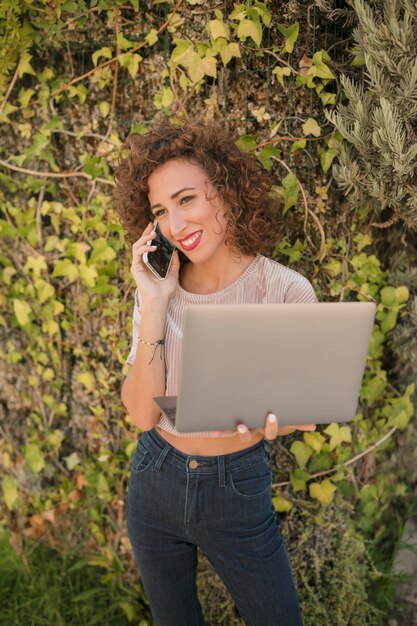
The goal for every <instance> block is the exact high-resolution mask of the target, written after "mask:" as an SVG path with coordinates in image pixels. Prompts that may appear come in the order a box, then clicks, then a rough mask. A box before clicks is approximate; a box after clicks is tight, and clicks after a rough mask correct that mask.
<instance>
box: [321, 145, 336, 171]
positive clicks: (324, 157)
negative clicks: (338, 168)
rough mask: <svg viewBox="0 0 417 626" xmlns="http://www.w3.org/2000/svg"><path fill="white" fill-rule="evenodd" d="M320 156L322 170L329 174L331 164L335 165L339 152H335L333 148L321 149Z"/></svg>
mask: <svg viewBox="0 0 417 626" xmlns="http://www.w3.org/2000/svg"><path fill="white" fill-rule="evenodd" d="M319 155H320V165H321V169H322V170H323V172H324V173H325V174H327V172H328V171H329V169H330V166H331V164H332V163H333V159H334V158H335V156H336V155H337V150H334V149H333V148H330V149H329V150H326V149H325V148H323V147H321V148H319Z"/></svg>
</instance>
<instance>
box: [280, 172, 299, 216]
mask: <svg viewBox="0 0 417 626" xmlns="http://www.w3.org/2000/svg"><path fill="white" fill-rule="evenodd" d="M282 185H283V187H284V194H285V195H284V197H285V204H284V208H283V211H282V213H283V215H285V213H286V212H287V211H288V209H290V208H291V207H293V206H295V205H296V204H297V200H298V193H299V191H300V185H299V184H298V180H297V177H296V176H294V174H287V176H286V177H285V178H284V180H283V181H282Z"/></svg>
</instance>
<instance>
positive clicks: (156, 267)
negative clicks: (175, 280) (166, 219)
mask: <svg viewBox="0 0 417 626" xmlns="http://www.w3.org/2000/svg"><path fill="white" fill-rule="evenodd" d="M154 227H155V235H156V236H155V237H154V239H153V240H152V239H150V240H149V241H148V245H154V246H156V250H155V251H152V252H151V251H149V252H145V253H144V255H143V262H144V263H145V265H146V266H147V267H148V268H149V269H150V270H151V272H153V273H154V274H155V276H156V277H157V278H159V279H160V280H164V279H165V278H166V277H167V276H168V273H169V268H170V267H171V262H172V256H173V254H174V251H175V246H174V245H173V244H172V243H171V242H170V241H169V240H168V239H167V238H166V237H164V235H163V234H162V233H161V229H160V228H159V225H158V223H155V222H154Z"/></svg>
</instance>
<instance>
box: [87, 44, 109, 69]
mask: <svg viewBox="0 0 417 626" xmlns="http://www.w3.org/2000/svg"><path fill="white" fill-rule="evenodd" d="M112 56H113V53H112V51H111V49H110V48H106V47H105V48H100V50H96V51H95V52H93V54H92V55H91V58H92V61H93V63H94V67H97V63H98V60H99V58H100V57H105V58H106V59H111V58H112Z"/></svg>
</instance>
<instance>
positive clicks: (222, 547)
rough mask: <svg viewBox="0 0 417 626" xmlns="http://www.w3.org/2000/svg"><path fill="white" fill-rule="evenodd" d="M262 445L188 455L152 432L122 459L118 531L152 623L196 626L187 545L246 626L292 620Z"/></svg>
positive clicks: (295, 623)
mask: <svg viewBox="0 0 417 626" xmlns="http://www.w3.org/2000/svg"><path fill="white" fill-rule="evenodd" d="M269 452H270V443H269V442H267V441H266V440H262V441H260V442H258V443H257V444H255V445H254V446H251V447H250V448H246V449H245V450H241V451H239V452H233V453H232V454H225V455H221V456H188V455H187V454H184V453H183V452H180V451H179V450H177V449H176V448H174V447H173V446H171V445H170V444H169V443H167V442H166V441H165V439H163V437H161V436H160V435H159V433H158V432H157V431H156V430H155V429H154V430H152V431H150V432H144V433H143V434H142V435H141V437H140V439H139V442H138V445H137V448H136V452H135V455H134V458H133V462H132V468H131V474H130V478H129V486H128V494H127V528H128V534H129V539H130V542H131V544H132V547H133V551H134V554H135V559H136V562H137V565H138V568H139V572H140V576H141V578H142V583H143V586H144V589H145V593H146V595H147V597H148V600H149V603H150V606H151V611H152V615H153V617H154V619H155V621H156V623H157V625H158V626H203V625H204V619H203V615H202V610H201V605H200V602H199V600H198V597H197V587H196V565H197V546H199V547H200V548H201V550H202V551H203V552H204V554H205V555H206V557H207V559H208V560H209V561H210V563H211V564H212V565H213V567H214V569H215V570H216V571H217V572H218V574H219V575H220V577H221V578H222V580H223V582H224V584H225V585H226V587H227V589H228V590H229V592H230V594H231V596H232V598H233V600H234V602H235V603H236V606H237V608H238V610H239V613H240V614H241V616H242V619H243V620H244V622H245V624H246V626H302V619H301V614H300V608H299V604H298V599H297V594H296V590H295V587H294V582H293V579H292V575H291V569H290V565H289V561H288V556H287V551H286V548H285V544H284V541H283V538H282V536H281V533H280V528H279V522H278V519H277V516H276V514H275V511H274V508H273V506H272V502H271V477H272V475H271V470H270V467H269Z"/></svg>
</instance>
